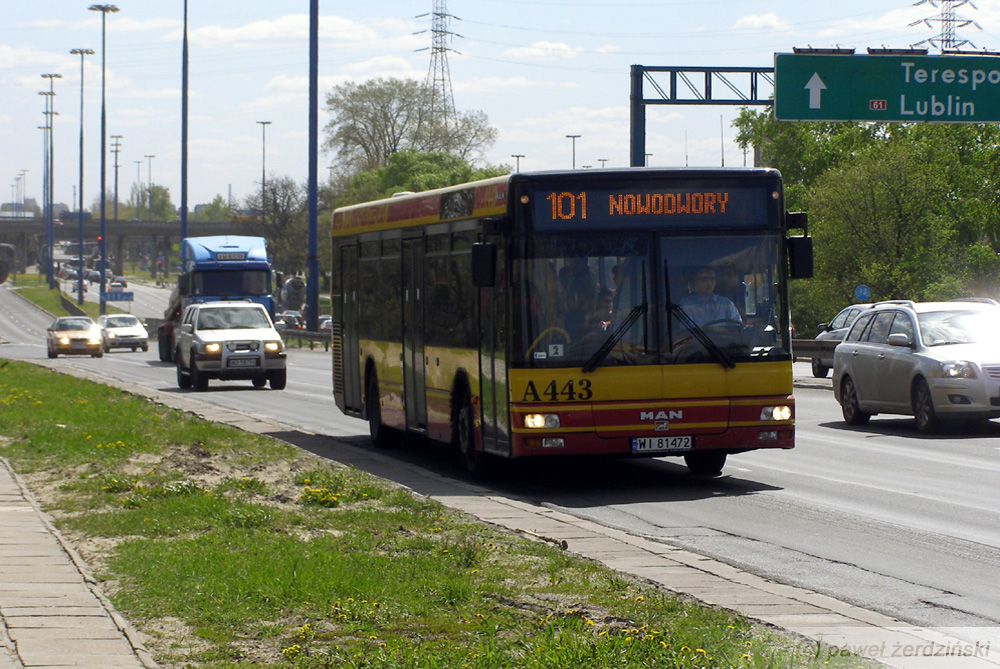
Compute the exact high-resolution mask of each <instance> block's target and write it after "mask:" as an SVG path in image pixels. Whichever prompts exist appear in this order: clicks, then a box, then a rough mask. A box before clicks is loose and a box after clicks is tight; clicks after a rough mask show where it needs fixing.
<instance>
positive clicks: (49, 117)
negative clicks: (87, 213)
mask: <svg viewBox="0 0 1000 669" xmlns="http://www.w3.org/2000/svg"><path fill="white" fill-rule="evenodd" d="M42 78H44V79H48V80H49V95H48V97H47V98H46V109H45V113H46V117H45V118H46V120H45V125H46V127H48V130H47V140H46V141H47V146H48V149H47V150H46V157H47V162H46V165H48V168H47V172H46V174H47V175H48V176H47V177H46V180H45V186H46V191H45V192H46V196H45V205H44V206H45V210H46V212H47V213H46V214H45V246H46V248H47V249H48V256H49V266H48V267H47V268H46V269H45V277H46V279H47V280H48V283H49V289H50V290H51V289H53V288H55V287H56V280H55V276H54V275H53V273H52V256H53V252H54V250H55V249H54V246H55V239H54V236H55V233H54V231H53V226H54V225H55V216H56V214H55V212H54V211H53V210H52V207H53V198H54V195H53V193H52V187H53V185H54V183H55V177H54V173H55V139H54V138H55V116H56V111H55V107H56V101H55V94H56V92H55V86H54V82H55V80H56V79H62V75H61V74H55V73H52V74H43V75H42Z"/></svg>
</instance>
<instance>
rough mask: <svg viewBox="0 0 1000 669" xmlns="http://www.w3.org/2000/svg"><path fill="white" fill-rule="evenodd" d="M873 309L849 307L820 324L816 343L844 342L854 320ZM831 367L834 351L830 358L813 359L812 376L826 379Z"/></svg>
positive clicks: (869, 305)
mask: <svg viewBox="0 0 1000 669" xmlns="http://www.w3.org/2000/svg"><path fill="white" fill-rule="evenodd" d="M871 308H872V305H871V304H852V305H851V306H849V307H844V308H843V309H841V310H840V313H839V314H837V315H836V316H834V317H833V320H832V321H830V322H829V323H820V324H819V326H818V327H819V334H817V335H816V341H842V340H843V339H844V336H845V335H847V331H848V330H850V329H851V325H853V324H854V319H856V318H857V317H858V316H860V315H861V312H862V311H867V310H868V309H871ZM831 367H833V351H832V350H831V351H830V357H828V358H824V357H822V356H820V357H818V358H813V359H812V374H813V376H815V377H816V378H817V379H825V378H826V375H827V374H829V373H830V368H831Z"/></svg>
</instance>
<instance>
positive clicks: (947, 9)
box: [910, 0, 982, 53]
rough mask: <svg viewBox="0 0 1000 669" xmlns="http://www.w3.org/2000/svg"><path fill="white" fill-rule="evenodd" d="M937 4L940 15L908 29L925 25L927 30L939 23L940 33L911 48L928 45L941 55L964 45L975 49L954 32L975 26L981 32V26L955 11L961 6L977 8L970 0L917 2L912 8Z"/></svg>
mask: <svg viewBox="0 0 1000 669" xmlns="http://www.w3.org/2000/svg"><path fill="white" fill-rule="evenodd" d="M938 3H940V7H941V14H940V15H938V16H933V17H928V18H926V19H920V20H919V21H914V22H913V23H911V24H910V27H911V28H912V27H913V26H918V25H926V26H928V27H929V28H933V27H934V24H935V23H940V24H941V33H940V34H939V35H938V36H936V37H930V38H928V39H925V40H920V41H919V42H917V43H916V44H914V45H913V46H923V45H925V44H929V45H931V46H933V47H935V48H936V49H938V50H939V51H941V52H942V53H944V52H945V51H954V50H956V49H960V48H961V47H963V46H965V45H969V46H971V47H973V48H975V46H976V45H975V44H973V43H972V42H971V41H970V40H967V39H961V38H959V36H958V33H956V32H955V31H956V30H958V29H959V28H965V27H967V26H975V27H976V28H978V29H980V30H982V26H980V25H979V24H978V23H976V22H975V21H973V20H972V19H967V18H964V17H961V16H959V15H958V14H957V13H956V12H955V10H956V9H958V8H959V7H961V6H962V5H969V6H970V7H972V8H973V9H977V7H976V6H975V5H974V4H972V2H971V1H970V0H919V2H916V3H914V7H916V6H918V5H924V4H928V5H931V6H933V7H938V6H939V5H938Z"/></svg>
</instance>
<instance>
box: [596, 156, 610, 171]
mask: <svg viewBox="0 0 1000 669" xmlns="http://www.w3.org/2000/svg"><path fill="white" fill-rule="evenodd" d="M597 162H599V163H600V164H601V169H602V170H603V169H604V163H606V162H608V159H607V158H598V159H597Z"/></svg>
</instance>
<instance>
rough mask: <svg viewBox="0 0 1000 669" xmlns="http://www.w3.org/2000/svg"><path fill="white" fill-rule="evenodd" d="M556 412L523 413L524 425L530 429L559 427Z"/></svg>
mask: <svg viewBox="0 0 1000 669" xmlns="http://www.w3.org/2000/svg"><path fill="white" fill-rule="evenodd" d="M559 425H560V423H559V414H557V413H529V414H525V415H524V427H526V428H528V429H530V430H551V429H553V428H557V427H559Z"/></svg>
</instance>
